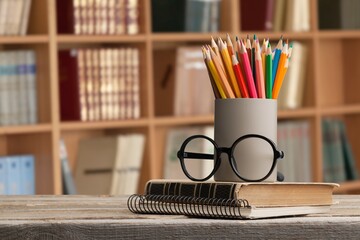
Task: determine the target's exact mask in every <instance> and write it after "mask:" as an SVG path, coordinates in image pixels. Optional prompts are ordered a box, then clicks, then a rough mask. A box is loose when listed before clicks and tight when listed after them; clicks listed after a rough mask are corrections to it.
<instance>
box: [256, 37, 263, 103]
mask: <svg viewBox="0 0 360 240" xmlns="http://www.w3.org/2000/svg"><path fill="white" fill-rule="evenodd" d="M260 52H261V50H260V44H259V41H257V44H256V49H255V68H256V89H257V94H258V97H259V98H266V94H265V81H264V71H263V66H262V59H261V53H260Z"/></svg>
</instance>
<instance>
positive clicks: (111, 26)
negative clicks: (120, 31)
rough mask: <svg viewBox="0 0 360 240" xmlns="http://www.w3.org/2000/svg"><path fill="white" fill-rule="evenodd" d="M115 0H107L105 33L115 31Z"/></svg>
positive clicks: (113, 32) (111, 33)
mask: <svg viewBox="0 0 360 240" xmlns="http://www.w3.org/2000/svg"><path fill="white" fill-rule="evenodd" d="M115 9H116V0H108V30H107V34H109V35H114V34H115V33H116V28H115V21H116V15H115V11H116V10H115Z"/></svg>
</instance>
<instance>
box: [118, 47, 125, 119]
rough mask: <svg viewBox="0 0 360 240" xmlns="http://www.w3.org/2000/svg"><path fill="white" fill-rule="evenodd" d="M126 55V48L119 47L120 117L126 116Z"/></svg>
mask: <svg viewBox="0 0 360 240" xmlns="http://www.w3.org/2000/svg"><path fill="white" fill-rule="evenodd" d="M125 61H126V55H125V49H124V48H120V49H119V92H118V94H119V117H120V119H125V118H126V89H125V84H126V65H125Z"/></svg>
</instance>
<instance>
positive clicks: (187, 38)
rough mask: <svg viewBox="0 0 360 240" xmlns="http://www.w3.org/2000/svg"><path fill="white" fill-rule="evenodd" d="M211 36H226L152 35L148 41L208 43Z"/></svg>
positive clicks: (221, 34) (213, 34) (215, 34)
mask: <svg viewBox="0 0 360 240" xmlns="http://www.w3.org/2000/svg"><path fill="white" fill-rule="evenodd" d="M211 36H213V37H216V36H226V33H187V32H184V33H153V34H151V35H150V39H151V40H152V41H154V42H169V41H171V42H185V41H189V42H204V41H205V42H209V41H210V39H211Z"/></svg>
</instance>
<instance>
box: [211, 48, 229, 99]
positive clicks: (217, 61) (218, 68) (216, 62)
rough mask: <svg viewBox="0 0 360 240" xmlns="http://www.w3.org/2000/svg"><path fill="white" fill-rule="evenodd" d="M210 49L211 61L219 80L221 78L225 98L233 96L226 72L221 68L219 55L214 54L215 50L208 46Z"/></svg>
mask: <svg viewBox="0 0 360 240" xmlns="http://www.w3.org/2000/svg"><path fill="white" fill-rule="evenodd" d="M209 50H210V56H211V59H212V60H213V63H214V65H215V68H216V71H217V72H218V74H219V77H220V80H221V83H222V84H221V85H222V87H223V89H224V92H225V94H226V97H227V98H235V94H234V92H233V90H232V89H231V86H230V84H229V82H228V80H227V78H226V73H225V72H224V70H223V69H222V68H221V65H220V64H221V63H220V62H221V58H220V57H219V56H216V54H215V52H214V51H213V50H212V49H211V48H209Z"/></svg>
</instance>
